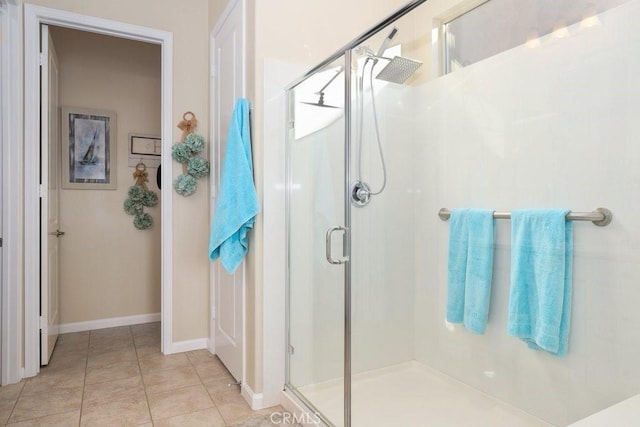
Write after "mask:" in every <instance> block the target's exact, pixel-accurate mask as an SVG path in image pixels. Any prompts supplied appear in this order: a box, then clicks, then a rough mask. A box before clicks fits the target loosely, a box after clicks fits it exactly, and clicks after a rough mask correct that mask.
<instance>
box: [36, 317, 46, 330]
mask: <svg viewBox="0 0 640 427" xmlns="http://www.w3.org/2000/svg"><path fill="white" fill-rule="evenodd" d="M44 323H45V320H44V316H40V325H38V326H39V328H40V329H42V325H44Z"/></svg>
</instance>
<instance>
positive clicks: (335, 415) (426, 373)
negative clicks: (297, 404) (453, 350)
mask: <svg viewBox="0 0 640 427" xmlns="http://www.w3.org/2000/svg"><path fill="white" fill-rule="evenodd" d="M351 389H352V394H351V396H352V397H351V408H352V409H351V411H352V412H351V420H352V426H353V427H364V426H367V427H376V426H381V427H382V426H385V427H388V426H403V427H412V426H415V427H431V426H433V427H441V426H442V427H458V426H460V427H468V426H475V427H482V426H486V427H501V426H504V427H521V426H522V427H525V426H526V427H532V426H535V427H539V426H551V424H548V423H546V422H544V421H542V420H540V419H538V418H535V417H533V416H532V415H529V414H527V413H525V412H523V411H521V410H519V409H517V408H515V407H513V406H510V405H508V404H506V403H504V402H502V401H500V400H498V399H495V398H493V397H491V396H488V395H486V394H484V393H482V392H480V391H478V390H476V389H474V388H472V387H470V386H467V385H465V384H463V383H461V382H458V381H456V380H454V379H452V378H450V377H447V376H446V375H443V374H442V373H440V372H438V371H436V370H434V369H431V368H429V367H427V366H425V365H423V364H421V363H417V362H407V363H403V364H400V365H394V366H391V367H387V368H383V369H378V370H375V371H368V372H364V373H361V374H357V375H354V377H353V381H352V383H351ZM299 391H300V392H302V394H303V395H304V396H306V397H307V398H308V399H309V401H310V402H312V403H313V404H314V405H315V406H316V407H317V408H318V409H319V410H320V411H321V412H322V413H323V414H324V415H325V416H326V417H327V418H328V419H330V420H331V421H332V422H334V423H335V424H336V425H337V426H343V425H344V424H343V400H342V381H341V380H336V381H328V382H325V383H321V384H313V385H308V386H305V387H301V388H300V389H299Z"/></svg>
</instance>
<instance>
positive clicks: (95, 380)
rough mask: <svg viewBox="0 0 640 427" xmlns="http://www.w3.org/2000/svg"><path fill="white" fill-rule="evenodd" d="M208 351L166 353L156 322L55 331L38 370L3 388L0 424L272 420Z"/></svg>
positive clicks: (182, 423)
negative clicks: (51, 348) (245, 396)
mask: <svg viewBox="0 0 640 427" xmlns="http://www.w3.org/2000/svg"><path fill="white" fill-rule="evenodd" d="M233 382H234V381H233V378H232V377H231V375H230V374H229V372H228V371H227V370H226V368H225V367H224V365H223V364H222V363H221V362H220V360H219V359H218V358H217V357H216V356H214V355H212V354H211V353H209V352H208V351H206V350H197V351H190V352H187V353H179V354H172V355H168V356H165V355H163V354H162V353H161V352H160V324H159V323H148V324H142V325H133V326H123V327H118V328H109V329H100V330H95V331H90V332H78V333H73V334H65V335H60V337H59V339H58V343H57V345H56V349H55V350H54V353H53V356H52V358H51V362H50V363H49V365H48V366H46V367H43V368H42V370H41V371H40V374H39V375H38V376H37V377H33V378H28V379H26V380H23V381H22V382H20V383H19V384H14V385H9V386H5V387H0V425H2V426H4V425H10V426H12V427H26V426H78V425H81V426H91V427H94V426H96V427H98V426H109V427H115V426H155V427H160V426H163V427H164V426H185V427H188V426H212V427H222V426H238V427H239V426H245V425H246V426H256V427H258V426H260V427H262V426H265V427H266V426H271V425H273V424H272V423H271V422H270V421H269V415H270V414H271V413H272V412H281V411H284V409H283V408H282V407H274V408H269V409H265V410H262V411H252V410H251V408H250V407H249V406H248V405H247V403H246V402H245V400H244V399H243V398H242V396H240V391H239V387H238V386H231V387H230V386H229V385H228V384H229V383H233Z"/></svg>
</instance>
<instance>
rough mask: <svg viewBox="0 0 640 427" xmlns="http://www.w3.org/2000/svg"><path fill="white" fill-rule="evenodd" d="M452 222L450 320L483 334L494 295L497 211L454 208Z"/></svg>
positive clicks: (448, 288)
mask: <svg viewBox="0 0 640 427" xmlns="http://www.w3.org/2000/svg"><path fill="white" fill-rule="evenodd" d="M449 221H450V225H449V264H448V280H447V321H449V322H451V323H464V326H465V327H466V328H467V329H468V330H469V331H471V332H473V333H476V334H483V333H484V331H485V328H486V326H487V318H488V316H489V301H490V298H491V276H492V273H493V250H494V223H495V220H494V219H493V211H491V210H488V209H453V210H452V211H451V218H450V220H449Z"/></svg>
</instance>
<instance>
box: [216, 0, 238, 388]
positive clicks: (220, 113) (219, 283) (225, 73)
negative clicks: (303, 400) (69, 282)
mask: <svg viewBox="0 0 640 427" xmlns="http://www.w3.org/2000/svg"><path fill="white" fill-rule="evenodd" d="M243 16H244V2H243V1H242V0H241V1H237V2H236V4H235V6H234V7H233V10H232V11H231V13H230V14H229V15H228V16H227V17H226V18H224V22H223V23H222V25H217V26H216V28H219V30H217V31H216V32H215V33H214V36H213V37H214V40H213V52H212V53H213V64H212V70H211V71H212V77H213V79H212V83H213V85H212V88H213V110H214V112H215V113H214V146H213V147H214V148H213V153H212V154H213V159H214V162H215V173H214V174H213V185H212V186H211V189H212V205H211V206H212V212H213V207H215V204H216V200H215V190H216V188H218V184H219V182H220V167H221V165H222V159H224V153H225V149H226V144H227V132H228V130H229V121H230V120H231V114H232V112H233V107H234V103H235V101H236V99H237V98H238V97H242V96H244V80H245V77H244V76H245V63H244V61H245V59H244V46H243V45H244V28H243ZM214 31H215V30H214ZM244 280H245V266H244V262H243V263H242V264H241V265H240V267H238V269H237V270H236V272H235V273H234V274H233V275H230V274H228V273H227V272H226V270H225V269H224V268H223V267H222V266H221V265H220V262H215V263H214V266H213V290H212V296H213V298H212V299H213V306H214V310H213V333H212V335H213V337H212V338H213V342H214V343H215V344H214V349H213V350H214V353H216V354H217V355H218V357H219V358H220V360H221V361H222V363H224V365H225V366H226V367H227V369H228V370H229V372H231V375H233V377H234V378H235V379H236V380H237V381H239V382H242V381H243V380H244V370H243V368H244Z"/></svg>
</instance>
